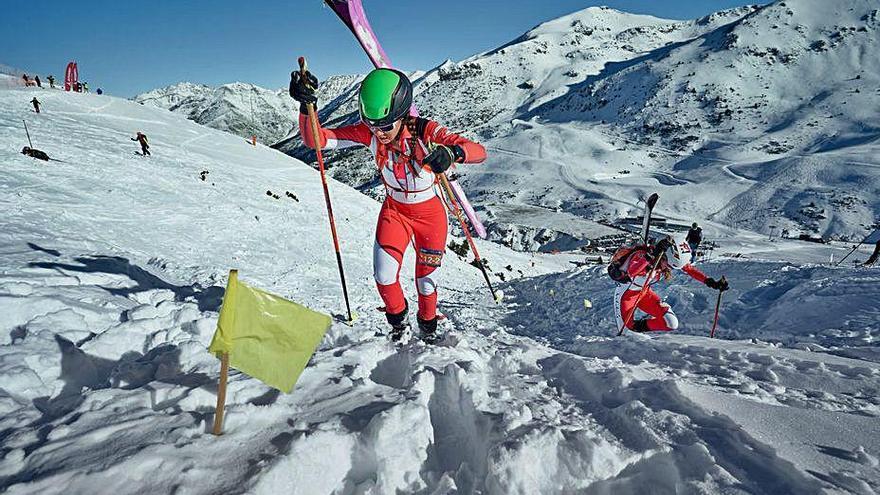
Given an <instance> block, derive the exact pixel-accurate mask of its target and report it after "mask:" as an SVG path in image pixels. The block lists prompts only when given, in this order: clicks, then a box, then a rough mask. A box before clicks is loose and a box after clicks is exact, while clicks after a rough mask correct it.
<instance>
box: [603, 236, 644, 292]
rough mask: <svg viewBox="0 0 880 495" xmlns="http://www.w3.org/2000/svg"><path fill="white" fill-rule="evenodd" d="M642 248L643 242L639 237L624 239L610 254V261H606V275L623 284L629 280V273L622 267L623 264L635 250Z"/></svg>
mask: <svg viewBox="0 0 880 495" xmlns="http://www.w3.org/2000/svg"><path fill="white" fill-rule="evenodd" d="M644 249H645V244H644V243H643V242H642V240H641V239H639V238H632V239H629V240H628V241H626V242H625V243H624V244H623V245H622V246H620V247H619V248H617V251H614V254H613V255H612V256H611V262H610V263H608V276H609V277H611V279H612V280H614V281H615V282H620V283H623V284H625V283H628V282H630V281H631V280H630V278H629V275H628V274H627V273H626V270H624V269H623V266H624V265H625V264H626V262H627V261H629V258H630V256H632V255H633V254H634V253H635V252H636V251H639V250H644Z"/></svg>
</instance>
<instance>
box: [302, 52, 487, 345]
mask: <svg viewBox="0 0 880 495" xmlns="http://www.w3.org/2000/svg"><path fill="white" fill-rule="evenodd" d="M317 87H318V80H317V78H315V77H314V76H313V75H312V74H310V73H309V72H306V73H305V74H304V75H303V74H302V73H300V72H299V71H294V72H292V73H291V74H290V96H291V97H293V99H295V100H296V101H298V102H300V116H299V128H300V133H301V134H302V138H303V142H304V143H305V144H306V146H309V147H312V148H314V147H315V145H316V143H315V141H316V139H315V136H313V135H312V129H311V126H310V125H309V122H308V115H307V110H306V104H315V103H316V102H317V97H316V96H315V91H316V89H317ZM412 100H413V87H412V83H411V82H410V80H409V79H408V78H407V77H406V75H405V74H403V73H402V72H400V71H398V70H394V69H376V70H374V71H372V72H370V73H369V74H368V75H367V77H366V78H365V79H364V80H363V82H361V86H360V90H359V92H358V109H359V111H360V118H361V121H360V122H358V123H357V124H353V125H347V126H343V127H338V128H335V129H323V128H320V127H319V136H318V139H317V141H318V144H319V145H320V146H321V148H323V149H339V148H346V147H350V146H357V145H360V146H366V147H369V148H370V151H372V153H373V155H374V156H375V159H376V165H377V168H378V172H379V176H380V178H381V179H382V182H383V183H384V184H385V191H386V197H385V201H384V202H383V203H382V209H381V211H380V212H379V220H378V223H377V225H376V238H375V243H374V245H373V276H374V278H375V280H376V287H377V288H378V290H379V295H380V296H381V297H382V300H383V301H384V303H385V316H386V318H387V319H388V323H389V324H390V325H391V327H392V331H391V339H392V340H393V341H400V340H405V339H408V338H409V323H408V321H407V312H408V304H407V302H406V299H405V298H404V295H403V290H402V288H401V286H400V281H399V275H400V268H401V263H402V262H403V254H404V252H405V251H406V249H407V246H408V245H409V243H410V240H412V241H413V244H414V247H415V250H416V267H415V277H416V289H417V290H418V294H419V296H418V300H419V303H418V314H417V315H416V316H417V320H418V325H419V330H420V331H421V334H422V338H423V339H424V340H426V341H435V340H436V339H437V283H436V281H435V277H436V275H437V269H438V268H439V267H440V263H441V260H442V259H443V254H444V251H445V249H446V234H447V227H448V223H447V216H446V210H445V208H444V203H443V199H442V196H441V193H440V190H439V187H438V185H437V174H440V173H443V172H446V170H448V169H449V167H451V166H452V165H453V164H456V163H480V162H482V161H483V160H485V159H486V150H485V149H484V148H483V146H481V145H479V144H477V143H474V142H471V141H468V140H467V139H465V138H463V137H461V136H458V135H456V134H453V133H451V132H449V131H448V130H447V129H446V128H445V127H443V126H441V125H439V124H438V123H436V122H434V121H432V120H428V119H423V118H419V117H413V116H410V107H411V106H412Z"/></svg>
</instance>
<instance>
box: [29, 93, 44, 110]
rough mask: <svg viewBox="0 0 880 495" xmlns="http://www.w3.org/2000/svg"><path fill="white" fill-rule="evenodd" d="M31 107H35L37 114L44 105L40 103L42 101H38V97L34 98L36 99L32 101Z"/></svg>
mask: <svg viewBox="0 0 880 495" xmlns="http://www.w3.org/2000/svg"><path fill="white" fill-rule="evenodd" d="M31 105H33V106H34V111H35V112H37V113H40V105H42V103H40V100H38V99H37V97H36V96H34V99H33V100H31Z"/></svg>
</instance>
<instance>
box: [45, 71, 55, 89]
mask: <svg viewBox="0 0 880 495" xmlns="http://www.w3.org/2000/svg"><path fill="white" fill-rule="evenodd" d="M46 80H47V81H49V88H51V89H55V76H53V75H52V74H49V75H48V76H46Z"/></svg>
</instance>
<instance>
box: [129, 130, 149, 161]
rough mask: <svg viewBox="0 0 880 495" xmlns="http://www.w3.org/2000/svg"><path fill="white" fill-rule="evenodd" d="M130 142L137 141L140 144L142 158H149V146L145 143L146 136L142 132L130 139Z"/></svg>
mask: <svg viewBox="0 0 880 495" xmlns="http://www.w3.org/2000/svg"><path fill="white" fill-rule="evenodd" d="M131 140H132V141H137V142H138V143H140V144H141V154H142V155H144V156H150V145H149V144H148V143H147V135H146V134H144V133H143V132H140V131H138V133H137V136H135V137H133V138H131Z"/></svg>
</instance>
